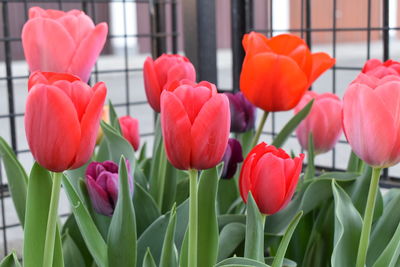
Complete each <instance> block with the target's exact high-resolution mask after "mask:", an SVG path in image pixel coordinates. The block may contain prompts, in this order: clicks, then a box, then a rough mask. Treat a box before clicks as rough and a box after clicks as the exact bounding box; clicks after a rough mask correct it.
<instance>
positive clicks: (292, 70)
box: [240, 53, 308, 111]
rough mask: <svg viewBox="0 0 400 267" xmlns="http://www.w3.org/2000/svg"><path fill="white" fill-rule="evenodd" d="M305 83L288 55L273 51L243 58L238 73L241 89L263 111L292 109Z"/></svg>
mask: <svg viewBox="0 0 400 267" xmlns="http://www.w3.org/2000/svg"><path fill="white" fill-rule="evenodd" d="M246 58H247V56H246ZM307 85H308V77H306V75H305V74H304V72H303V71H302V70H301V69H300V68H299V66H298V65H297V63H296V62H295V61H294V60H293V59H292V58H290V57H287V56H280V55H277V54H273V53H261V54H257V55H254V56H252V57H249V58H248V59H246V60H245V62H244V64H243V68H242V73H241V76H240V88H241V91H242V93H243V94H244V95H245V96H246V98H247V99H248V100H249V101H250V102H251V103H253V104H254V105H255V106H258V107H260V108H261V109H263V110H266V111H283V110H289V109H292V108H293V107H294V106H295V105H296V104H297V103H298V102H299V101H300V98H301V97H302V96H303V94H304V93H305V91H306V90H307V88H308V87H307Z"/></svg>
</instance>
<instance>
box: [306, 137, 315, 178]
mask: <svg viewBox="0 0 400 267" xmlns="http://www.w3.org/2000/svg"><path fill="white" fill-rule="evenodd" d="M307 152H308V153H307V169H306V172H305V173H304V180H308V179H311V178H313V177H314V176H315V165H314V158H315V154H314V139H313V135H312V133H310V135H309V136H308V150H307Z"/></svg>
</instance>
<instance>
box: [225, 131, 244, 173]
mask: <svg viewBox="0 0 400 267" xmlns="http://www.w3.org/2000/svg"><path fill="white" fill-rule="evenodd" d="M242 161H243V155H242V146H241V145H240V143H239V141H238V140H236V139H234V138H229V140H228V146H227V147H226V151H225V154H224V156H223V158H222V162H223V163H224V169H223V170H222V174H221V178H222V179H230V178H232V177H233V176H234V175H235V173H236V169H237V166H238V163H240V162H242Z"/></svg>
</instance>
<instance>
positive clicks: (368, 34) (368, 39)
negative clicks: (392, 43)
mask: <svg viewBox="0 0 400 267" xmlns="http://www.w3.org/2000/svg"><path fill="white" fill-rule="evenodd" d="M371 6H372V3H371V0H368V10H367V12H368V14H367V60H368V59H370V57H371Z"/></svg>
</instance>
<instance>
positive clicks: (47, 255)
mask: <svg viewBox="0 0 400 267" xmlns="http://www.w3.org/2000/svg"><path fill="white" fill-rule="evenodd" d="M62 176H63V174H62V172H56V173H54V175H53V186H52V188H51V199H50V208H49V215H48V217H47V229H46V239H45V243H44V254H43V267H51V266H53V254H54V243H55V239H56V225H57V217H58V202H59V199H60V190H61V179H62Z"/></svg>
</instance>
